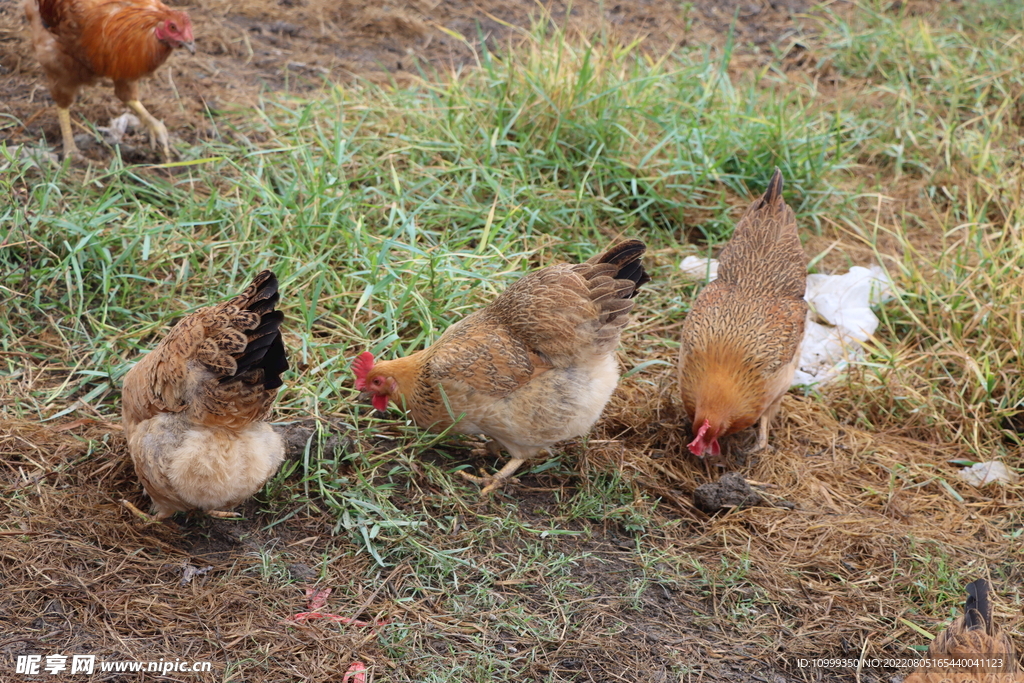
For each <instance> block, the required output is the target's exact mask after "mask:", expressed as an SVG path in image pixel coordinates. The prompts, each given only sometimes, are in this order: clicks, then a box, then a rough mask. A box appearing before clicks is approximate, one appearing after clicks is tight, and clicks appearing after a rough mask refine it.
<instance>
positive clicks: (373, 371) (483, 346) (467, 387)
mask: <svg viewBox="0 0 1024 683" xmlns="http://www.w3.org/2000/svg"><path fill="white" fill-rule="evenodd" d="M646 249H647V247H646V246H645V245H644V243H643V242H640V241H639V240H629V241H627V242H623V243H621V244H618V245H616V246H614V247H612V248H610V249H608V250H607V251H605V252H603V253H601V254H598V255H597V256H594V257H593V258H591V259H589V260H587V261H586V262H584V263H579V264H569V263H561V264H558V265H553V266H548V267H547V268H542V269H540V270H537V271H534V272H532V273H529V274H527V275H525V276H523V277H522V278H521V279H520V280H518V281H517V282H515V283H514V284H512V286H510V287H509V288H508V289H507V290H505V292H503V293H502V294H501V295H500V296H499V297H498V298H497V299H495V300H494V301H493V302H491V304H490V305H488V306H487V307H485V308H483V309H481V310H479V311H477V312H475V313H473V314H471V315H469V316H467V317H466V318H464V319H463V320H461V321H459V322H457V323H455V324H454V325H452V326H451V327H449V328H448V330H447V331H446V332H445V333H444V334H443V335H442V336H441V338H440V339H439V340H437V342H435V343H434V344H433V345H432V346H430V347H428V348H426V349H423V350H422V351H417V352H416V353H414V354H412V355H411V356H406V357H405V358H397V359H395V360H385V361H379V362H377V361H374V358H373V356H372V355H371V354H370V353H369V352H367V353H364V354H362V355H361V356H359V357H358V358H357V359H356V360H355V362H354V363H353V366H352V369H353V372H354V373H355V375H356V388H357V389H360V390H362V391H363V392H364V393H365V394H366V395H367V397H368V398H370V399H371V400H372V402H373V405H374V407H376V408H377V409H378V410H384V409H386V408H387V406H388V403H389V402H390V401H395V402H396V403H398V404H399V406H401V407H404V408H405V409H407V410H408V411H409V414H410V416H411V417H412V419H413V420H414V421H415V422H416V424H417V425H419V426H420V427H423V428H425V429H430V430H433V431H442V430H444V429H448V428H453V429H454V430H455V431H457V432H461V433H463V434H483V435H485V436H487V437H490V438H491V439H493V441H492V442H490V443H489V444H488V451H489V452H491V453H492V454H493V455H497V451H498V450H499V449H500V448H504V449H505V450H506V451H508V453H509V455H510V456H512V457H511V459H510V460H509V462H508V464H506V465H505V467H503V468H502V469H501V471H500V472H498V473H497V474H496V475H494V476H486V475H485V476H483V477H468V478H469V479H472V480H473V481H475V482H477V483H480V484H484V489H483V493H484V494H486V493H489V492H491V491H493V490H494V489H495V488H497V487H498V486H500V485H501V484H502V483H503V482H504V481H505V480H507V479H508V478H509V477H511V476H512V474H513V473H515V471H516V470H517V469H518V468H519V466H520V465H521V464H522V463H524V462H526V461H527V460H530V459H532V458H535V457H537V455H538V454H539V453H540V452H541V451H542V450H544V449H547V448H550V447H551V446H553V445H554V444H555V443H557V442H558V441H562V440H565V439H571V438H574V437H577V436H581V435H583V434H586V433H587V432H588V431H589V430H590V428H591V427H592V426H593V425H594V423H595V422H596V421H597V419H598V418H599V417H600V416H601V412H602V411H603V410H604V407H605V404H606V403H607V402H608V399H609V398H610V397H611V395H612V391H614V390H615V386H616V385H617V384H618V380H619V367H618V362H617V360H616V358H615V353H616V350H617V349H618V346H619V337H620V335H621V333H622V330H623V328H624V327H625V326H626V324H627V323H628V322H629V312H630V311H631V310H632V308H633V297H635V296H636V293H637V290H638V289H639V288H640V287H641V286H642V285H643V284H644V283H645V282H647V281H648V280H649V279H650V278H649V277H648V275H647V273H646V272H645V271H644V267H643V262H642V260H641V259H642V257H643V255H644V252H645V251H646Z"/></svg>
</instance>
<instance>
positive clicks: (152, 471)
mask: <svg viewBox="0 0 1024 683" xmlns="http://www.w3.org/2000/svg"><path fill="white" fill-rule="evenodd" d="M129 448H130V450H131V452H132V459H133V460H134V461H135V466H136V469H137V470H139V472H140V474H141V475H142V479H143V484H144V485H145V488H146V493H148V494H149V496H150V498H152V499H153V503H154V507H155V508H156V510H157V512H159V513H163V514H171V513H173V512H177V511H184V510H190V509H194V508H198V509H200V510H219V509H223V508H230V507H233V506H235V505H237V504H238V503H240V502H242V501H243V500H245V499H246V498H248V497H249V496H251V495H252V494H253V493H255V492H256V491H258V490H259V489H260V487H262V486H263V484H264V483H265V482H266V481H267V479H269V478H270V477H271V476H272V475H273V474H274V472H276V471H277V468H278V466H280V464H281V461H282V460H283V459H284V442H283V441H282V439H281V437H280V435H278V434H277V432H275V431H274V430H273V429H271V427H270V425H269V424H267V423H265V422H256V423H252V424H250V425H248V426H246V427H245V428H243V429H240V430H227V429H218V428H209V427H202V426H197V425H195V424H194V423H191V422H189V421H188V420H186V419H185V418H184V417H183V416H181V415H179V414H176V413H160V414H158V415H156V416H155V417H152V418H150V419H149V420H145V421H144V422H142V423H140V424H139V425H138V426H137V427H136V428H135V429H134V430H133V431H132V434H131V436H130V438H129ZM154 494H155V495H154Z"/></svg>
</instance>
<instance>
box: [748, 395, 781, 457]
mask: <svg viewBox="0 0 1024 683" xmlns="http://www.w3.org/2000/svg"><path fill="white" fill-rule="evenodd" d="M781 405H782V396H779V398H778V400H776V401H775V402H774V403H772V404H771V405H770V406H768V409H767V410H766V411H764V414H763V415H761V420H760V422H758V423H757V445H756V446H754V450H752V451H751V453H756V452H757V451H760V450H762V449H763V448H765V447H766V446H767V445H768V428H769V427H771V425H772V420H774V419H775V416H776V415H778V413H779V406H781Z"/></svg>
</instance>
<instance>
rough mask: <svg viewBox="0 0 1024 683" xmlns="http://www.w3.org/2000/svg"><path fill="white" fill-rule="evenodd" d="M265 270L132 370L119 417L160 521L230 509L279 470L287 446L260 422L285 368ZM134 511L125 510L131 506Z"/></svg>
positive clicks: (270, 278) (189, 320) (273, 290)
mask: <svg viewBox="0 0 1024 683" xmlns="http://www.w3.org/2000/svg"><path fill="white" fill-rule="evenodd" d="M278 299H279V295H278V292H277V278H276V277H275V276H274V274H273V273H272V272H270V271H269V270H265V271H263V272H262V273H260V274H259V275H257V276H256V278H255V279H254V280H253V281H252V284H250V285H249V286H248V287H247V288H246V290H245V291H244V292H242V294H240V295H238V296H236V297H234V298H232V299H230V300H228V301H225V302H224V303H221V304H218V305H215V306H209V307H207V308H201V309H199V310H198V311H196V312H195V313H193V314H192V315H189V316H188V317H186V318H185V319H184V320H182V321H181V322H179V323H178V324H177V325H176V326H175V327H174V329H172V330H171V331H170V332H169V333H168V334H167V336H166V337H165V338H164V339H163V341H161V342H160V344H159V345H157V347H156V348H155V349H154V350H153V351H151V352H150V353H148V354H146V356H144V357H143V358H142V360H140V361H139V362H138V363H136V364H135V366H134V367H133V368H132V369H131V370H129V371H128V374H127V375H125V378H124V388H123V392H122V418H123V421H124V429H125V434H126V436H127V437H128V450H129V452H130V453H131V456H132V461H133V462H134V463H135V472H136V474H137V475H138V476H139V479H141V480H142V485H143V487H144V488H145V489H146V493H147V494H148V495H149V497H150V498H151V499H152V500H153V508H154V510H155V512H156V519H158V520H160V519H165V518H167V517H169V516H171V515H172V514H174V513H175V512H181V511H186V510H192V509H200V510H205V511H207V512H208V513H209V514H211V515H213V516H215V517H233V516H235V515H233V514H232V513H227V512H224V511H222V510H221V509H220V508H225V507H228V508H230V507H233V506H235V505H237V504H238V503H240V502H242V501H243V500H245V499H246V498H248V497H249V496H251V495H252V494H253V493H255V492H256V491H257V490H259V488H260V487H261V486H263V484H264V482H266V480H267V479H269V478H270V477H271V475H273V474H274V472H276V471H277V468H278V466H279V465H280V464H281V461H282V460H283V458H284V442H283V441H282V439H281V437H280V436H279V435H278V434H277V433H276V432H275V431H274V430H273V429H271V428H270V425H269V424H267V423H266V422H265V420H266V418H267V416H268V415H269V413H270V408H271V404H272V403H273V402H274V397H275V396H276V395H277V389H278V387H280V386H281V384H282V382H281V373H282V372H284V371H285V370H287V369H288V359H287V357H286V355H285V349H284V343H283V342H282V340H281V329H280V328H281V321H282V320H283V318H284V314H283V313H281V312H280V311H275V310H274V307H275V306H276V305H277V302H278ZM129 507H131V506H129Z"/></svg>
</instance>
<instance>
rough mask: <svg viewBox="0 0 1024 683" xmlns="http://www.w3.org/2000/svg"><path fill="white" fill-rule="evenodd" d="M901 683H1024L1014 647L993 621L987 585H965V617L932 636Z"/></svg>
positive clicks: (979, 582)
mask: <svg viewBox="0 0 1024 683" xmlns="http://www.w3.org/2000/svg"><path fill="white" fill-rule="evenodd" d="M903 683H1024V674H1022V673H1021V672H1020V668H1019V667H1018V666H1017V656H1016V653H1015V651H1014V648H1013V643H1012V642H1011V641H1010V639H1009V637H1007V636H1006V634H1004V633H1003V632H1002V631H1000V630H999V627H998V626H997V625H996V623H995V621H993V619H992V602H991V600H989V583H988V581H986V580H985V579H978V580H977V581H974V582H973V583H969V584H967V602H966V603H965V604H964V613H963V614H962V615H961V616H960V617H958V618H957V619H956V620H955V621H954V622H953V623H952V624H950V626H949V628H947V629H946V630H945V631H943V632H942V633H940V634H939V635H937V636H935V640H933V641H932V642H931V644H930V645H929V646H928V654H926V655H925V656H924V659H923V660H922V662H921V664H920V665H919V666H918V667H917V669H916V670H915V671H914V673H912V674H910V675H909V676H907V677H906V678H905V679H903Z"/></svg>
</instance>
